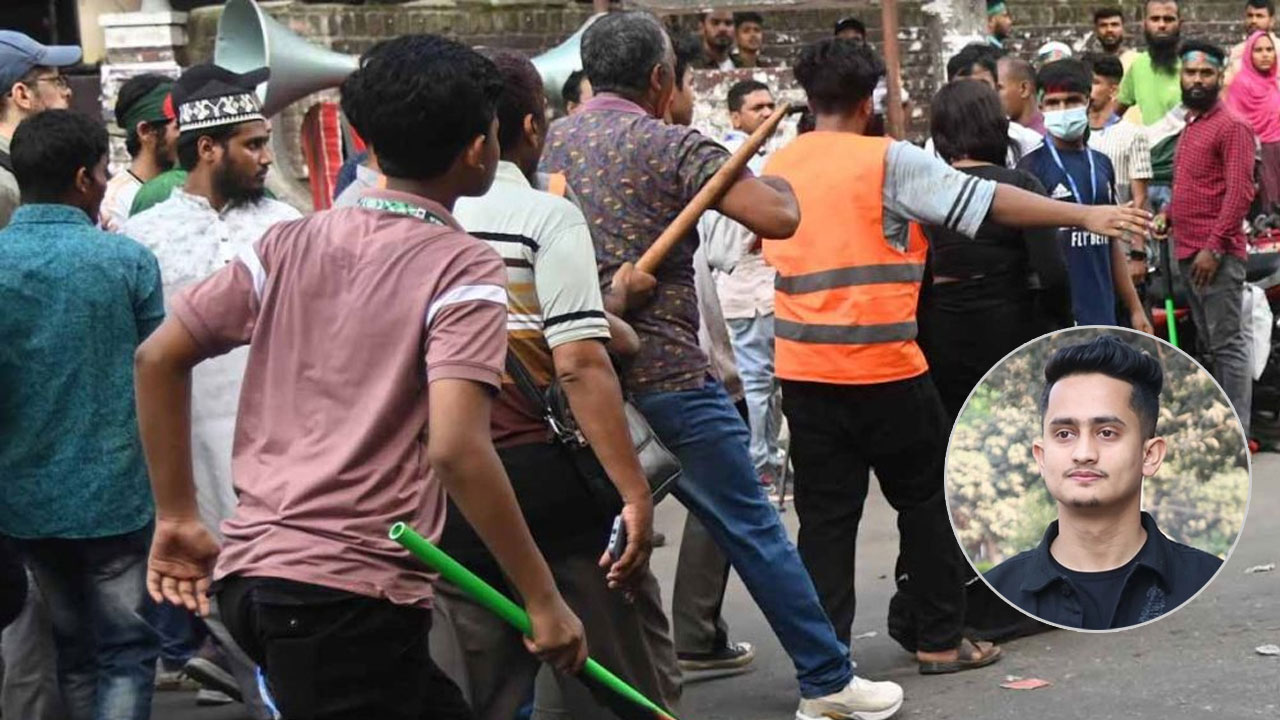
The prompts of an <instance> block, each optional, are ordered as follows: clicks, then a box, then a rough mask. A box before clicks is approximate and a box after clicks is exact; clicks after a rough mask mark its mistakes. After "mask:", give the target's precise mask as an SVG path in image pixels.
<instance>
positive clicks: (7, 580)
mask: <svg viewBox="0 0 1280 720" xmlns="http://www.w3.org/2000/svg"><path fill="white" fill-rule="evenodd" d="M26 602H27V571H26V570H25V569H24V568H23V566H22V560H21V559H20V558H19V557H18V551H17V550H16V549H14V548H13V547H12V546H11V545H10V543H9V541H8V540H7V539H5V538H2V537H0V630H3V629H5V627H6V626H8V624H9V623H11V622H13V621H14V620H15V619H17V617H18V615H19V614H20V613H21V612H22V606H23V605H24V604H25V603H26Z"/></svg>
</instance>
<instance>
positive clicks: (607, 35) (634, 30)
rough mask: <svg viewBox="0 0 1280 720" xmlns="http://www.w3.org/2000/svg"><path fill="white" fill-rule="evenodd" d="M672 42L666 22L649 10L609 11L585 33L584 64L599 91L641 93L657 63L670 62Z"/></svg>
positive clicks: (596, 89)
mask: <svg viewBox="0 0 1280 720" xmlns="http://www.w3.org/2000/svg"><path fill="white" fill-rule="evenodd" d="M668 42H669V40H668V39H667V33H666V31H665V30H664V29H663V28H662V24H661V23H660V22H658V19H657V18H655V17H654V16H653V15H650V14H649V13H647V12H643V11H640V10H632V11H629V12H619V13H609V14H608V15H605V16H604V17H602V18H600V19H599V20H597V21H595V22H594V23H592V25H591V27H590V28H588V29H587V32H586V34H585V35H583V37H582V67H583V69H585V70H586V71H587V77H588V78H590V79H591V87H592V88H593V89H594V90H595V92H598V93H602V92H614V93H618V94H619V95H624V96H632V95H636V94H641V93H644V92H645V90H647V89H648V88H649V76H650V74H651V73H652V72H653V68H654V66H656V65H661V64H663V63H664V62H666V59H667V44H668ZM676 78H677V80H678V79H679V75H677V76H676Z"/></svg>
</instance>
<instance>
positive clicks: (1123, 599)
mask: <svg viewBox="0 0 1280 720" xmlns="http://www.w3.org/2000/svg"><path fill="white" fill-rule="evenodd" d="M1044 376H1045V387H1044V391H1043V393H1042V394H1041V396H1040V415H1041V418H1042V421H1041V425H1042V427H1043V433H1042V435H1041V437H1040V438H1039V439H1038V440H1036V441H1034V442H1033V443H1032V453H1033V454H1034V455H1035V458H1036V463H1037V464H1038V465H1039V466H1040V475H1041V477H1043V478H1044V481H1045V486H1046V487H1047V488H1048V490H1049V494H1050V495H1051V496H1052V497H1053V499H1054V500H1055V501H1056V502H1057V506H1058V519H1057V520H1055V521H1054V522H1052V523H1051V524H1050V525H1049V527H1048V529H1047V530H1046V531H1045V534H1044V539H1043V540H1042V541H1041V542H1040V545H1039V546H1038V547H1036V548H1034V549H1032V550H1028V551H1026V552H1023V553H1020V554H1018V555H1016V556H1014V557H1013V558H1010V559H1009V560H1006V561H1005V562H1003V563H1001V564H999V565H997V566H996V567H995V568H993V569H992V570H991V571H990V572H988V573H987V574H986V576H985V577H986V580H987V582H988V583H990V585H991V587H992V588H994V589H995V590H996V592H998V593H1000V594H1001V595H1002V596H1003V597H1004V598H1005V600H1007V601H1008V602H1010V603H1012V604H1014V605H1016V606H1018V607H1019V608H1021V609H1023V610H1024V611H1026V612H1028V613H1030V614H1032V615H1034V616H1036V617H1038V618H1040V619H1041V620H1045V621H1047V622H1051V623H1055V624H1058V625H1062V626H1066V627H1073V628H1082V629H1085V630H1108V629H1116V628H1124V627H1129V626H1131V625H1137V624H1140V623H1144V622H1147V621H1148V620H1153V619H1155V618H1157V617H1160V616H1161V615H1163V614H1165V613H1167V612H1169V611H1170V610H1173V609H1174V608H1177V607H1178V606H1180V605H1182V604H1183V603H1185V602H1186V601H1187V600H1190V599H1191V598H1192V597H1193V596H1194V595H1195V594H1196V593H1198V592H1199V591H1200V588H1202V587H1204V585H1205V584H1206V583H1208V582H1209V580H1210V579H1211V578H1212V577H1213V575H1214V573H1216V572H1217V571H1218V568H1219V567H1220V566H1221V565H1222V560H1220V559H1218V558H1217V557H1215V556H1213V555H1210V554H1209V553H1206V552H1203V551H1201V550H1197V549H1195V548H1192V547H1189V546H1186V545H1182V544H1180V543H1176V542H1174V541H1172V540H1170V539H1169V538H1167V537H1165V536H1164V535H1163V534H1161V532H1160V529H1159V528H1158V527H1156V522H1155V520H1154V519H1153V518H1152V517H1151V515H1149V514H1147V513H1145V512H1143V511H1142V482H1143V480H1144V479H1146V478H1148V477H1154V476H1155V474H1156V473H1157V472H1159V470H1160V465H1161V463H1162V462H1164V457H1165V451H1166V443H1165V439H1164V438H1162V437H1160V436H1159V435H1157V434H1156V419H1157V418H1158V417H1159V414H1160V389H1161V387H1162V385H1163V384H1164V371H1163V370H1162V369H1161V367H1160V362H1159V361H1158V360H1156V359H1155V358H1153V357H1151V356H1150V355H1148V354H1146V353H1144V352H1142V351H1140V350H1138V349H1136V348H1134V347H1133V346H1131V345H1128V344H1126V343H1125V342H1123V341H1121V340H1120V339H1119V338H1116V337H1110V336H1103V337H1099V338H1096V339H1094V340H1092V341H1090V342H1087V343H1081V344H1078V345H1070V346H1067V347H1064V348H1062V349H1060V350H1058V351H1057V352H1056V353H1054V355H1053V357H1052V359H1050V360H1049V363H1048V365H1047V366H1046V367H1045V371H1044Z"/></svg>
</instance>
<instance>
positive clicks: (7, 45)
mask: <svg viewBox="0 0 1280 720" xmlns="http://www.w3.org/2000/svg"><path fill="white" fill-rule="evenodd" d="M82 55H83V54H82V53H81V52H80V48H78V47H76V46H75V45H41V44H40V43H38V42H36V41H35V40H32V39H31V38H29V37H27V36H26V35H24V34H22V33H20V32H17V31H16V30H0V93H7V92H9V88H11V87H13V84H14V83H16V82H18V81H19V80H21V79H22V76H23V75H26V74H27V73H29V72H31V68H33V67H36V66H39V65H44V66H46V67H66V66H67V65H75V64H76V63H78V62H80V58H81V57H82Z"/></svg>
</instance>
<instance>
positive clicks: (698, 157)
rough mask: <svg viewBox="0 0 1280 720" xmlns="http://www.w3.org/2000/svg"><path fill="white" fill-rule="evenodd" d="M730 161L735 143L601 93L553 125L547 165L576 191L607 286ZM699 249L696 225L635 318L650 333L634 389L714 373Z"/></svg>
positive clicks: (687, 382)
mask: <svg viewBox="0 0 1280 720" xmlns="http://www.w3.org/2000/svg"><path fill="white" fill-rule="evenodd" d="M728 159H729V153H728V151H727V150H725V149H724V148H723V147H722V146H720V145H719V144H718V143H716V142H715V141H714V140H712V139H711V138H708V137H706V136H705V135H702V134H701V133H699V132H698V131H696V130H693V129H691V128H687V127H683V126H678V125H667V124H665V123H663V122H662V121H661V120H659V119H657V118H654V117H652V116H650V115H649V114H648V113H647V112H646V111H645V110H644V109H643V108H641V107H640V106H639V105H636V104H635V103H633V102H631V101H630V100H627V99H625V98H622V97H620V96H618V95H614V94H611V93H602V94H600V95H597V96H595V97H594V98H592V99H591V100H590V101H588V102H587V104H586V105H585V106H584V107H583V109H582V111H581V112H579V113H578V114H576V115H572V116H570V117H567V118H565V119H563V120H560V121H557V122H556V123H554V124H553V125H552V126H551V130H550V132H549V134H548V136H547V144H546V149H545V150H544V152H543V156H542V165H541V168H540V169H541V170H543V171H544V172H558V173H563V174H564V175H565V176H566V177H567V178H568V181H569V186H570V187H572V188H573V191H574V192H575V193H576V194H577V196H578V200H579V201H580V204H581V206H582V211H583V214H585V215H586V217H587V222H588V224H589V225H590V228H591V237H592V241H593V243H594V245H595V251H596V266H597V268H598V269H599V271H600V283H601V286H602V287H603V288H604V289H605V290H606V291H607V290H608V288H609V285H610V281H611V280H612V278H613V274H614V272H616V271H617V269H618V268H619V267H620V266H621V265H622V264H623V263H624V262H628V261H630V262H635V261H636V260H639V259H640V256H641V255H643V254H644V251H645V250H646V249H648V247H649V246H650V245H651V244H653V241H654V240H656V239H658V236H659V235H660V234H662V231H663V230H665V229H666V228H667V226H668V225H670V224H671V222H672V221H673V220H675V218H676V215H678V214H679V213H680V211H681V210H683V209H684V207H685V205H687V204H688V203H689V201H690V200H692V199H693V196H694V195H695V194H697V192H698V190H700V189H701V188H702V186H703V185H704V184H705V183H706V182H707V180H710V179H711V176H712V175H714V174H715V172H716V171H717V170H719V169H720V167H721V166H722V165H724V163H725V162H726V161H727V160H728ZM697 248H698V233H697V230H696V229H693V230H690V231H689V234H688V235H687V236H685V237H684V238H683V239H682V240H681V242H680V243H679V244H678V245H676V247H675V248H674V249H673V250H672V251H671V252H670V253H668V254H667V257H666V259H665V260H664V261H663V263H662V265H661V266H659V267H658V271H657V272H656V273H655V276H656V277H657V279H658V287H657V289H656V291H655V292H654V295H653V299H652V301H650V302H649V304H647V305H645V306H644V307H642V308H640V309H638V310H635V311H632V312H631V313H630V314H629V315H628V316H627V318H626V319H627V321H628V322H630V323H631V324H632V326H633V327H635V329H636V332H637V333H639V335H640V341H641V342H640V352H639V354H638V355H636V357H635V358H633V359H632V361H631V363H630V364H629V365H628V366H627V367H626V368H624V370H623V374H622V382H623V385H624V386H625V387H626V389H627V390H628V391H631V392H634V393H640V394H643V393H652V392H673V391H677V390H691V389H694V388H698V387H701V386H702V384H703V383H704V382H705V380H706V377H707V356H706V355H705V354H704V353H703V352H702V350H701V349H699V347H698V303H697V298H696V296H695V293H694V286H693V253H694V251H695V250H697Z"/></svg>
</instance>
